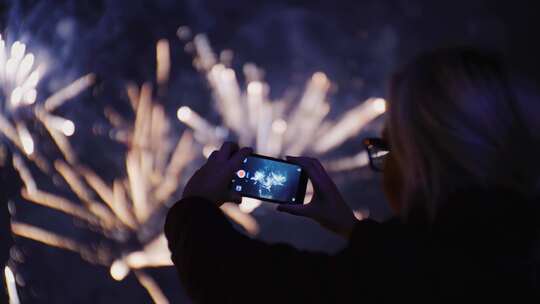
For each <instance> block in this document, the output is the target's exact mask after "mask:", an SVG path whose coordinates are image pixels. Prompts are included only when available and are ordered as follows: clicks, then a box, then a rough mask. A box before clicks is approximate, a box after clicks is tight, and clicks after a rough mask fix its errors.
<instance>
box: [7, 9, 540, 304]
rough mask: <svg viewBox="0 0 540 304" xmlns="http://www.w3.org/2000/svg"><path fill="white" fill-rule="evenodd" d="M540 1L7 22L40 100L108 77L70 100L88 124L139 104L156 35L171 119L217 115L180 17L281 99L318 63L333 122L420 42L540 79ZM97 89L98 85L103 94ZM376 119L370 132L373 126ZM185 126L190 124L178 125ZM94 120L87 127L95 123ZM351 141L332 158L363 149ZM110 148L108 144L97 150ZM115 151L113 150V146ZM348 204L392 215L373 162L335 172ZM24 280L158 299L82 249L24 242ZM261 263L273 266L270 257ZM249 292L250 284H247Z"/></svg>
mask: <svg viewBox="0 0 540 304" xmlns="http://www.w3.org/2000/svg"><path fill="white" fill-rule="evenodd" d="M536 2H537V1H488V0H485V1H462V0H458V1H428V0H426V1H420V0H410V1H405V0H401V1H381V0H366V1H276V0H271V1H253V0H251V1H248V0H242V1H238V0H228V1H223V0H213V1H197V0H187V1H172V0H155V1H142V0H116V1H114V0H109V1H100V0H87V1H52V0H41V1H7V2H6V1H3V2H0V3H2V4H0V16H1V17H0V29H4V31H3V36H7V37H8V39H11V40H14V39H21V40H22V41H23V42H25V43H27V44H28V48H29V49H31V50H32V51H33V52H34V53H36V54H37V55H38V57H41V58H48V62H49V73H48V74H47V75H46V77H45V79H44V80H43V81H42V82H41V85H40V91H39V92H40V93H39V97H38V99H39V98H43V97H46V96H48V95H49V94H50V92H52V91H54V90H56V89H57V88H59V87H61V86H62V85H63V84H66V83H68V82H69V81H72V80H73V79H75V78H76V77H78V76H80V75H82V74H85V73H88V72H94V73H96V74H97V75H98V77H99V85H98V86H97V88H96V89H95V90H94V94H83V95H82V96H80V97H79V100H78V101H77V102H72V103H70V104H69V105H66V106H65V107H63V108H62V109H61V111H62V113H61V114H63V115H64V116H66V117H68V118H70V119H74V120H76V121H77V122H78V124H80V125H83V126H84V125H87V126H91V125H92V124H94V123H96V122H97V123H100V122H102V121H103V118H102V115H101V112H102V109H103V106H104V105H106V104H107V105H112V106H113V107H115V108H116V109H117V110H118V111H120V112H123V111H125V110H126V109H127V108H128V104H127V103H126V102H125V95H124V93H123V87H124V85H125V84H126V82H127V81H135V82H137V83H141V82H142V81H145V80H151V79H153V77H154V76H155V75H154V70H155V59H154V52H155V42H156V41H157V40H158V39H160V38H168V39H170V41H171V52H172V55H173V57H172V60H173V61H172V62H173V68H172V78H171V82H170V84H169V94H168V97H167V98H165V99H164V100H163V102H164V105H165V106H166V108H167V109H168V110H169V113H171V115H170V116H171V118H174V113H175V112H176V109H177V108H178V106H179V105H182V104H184V105H189V106H191V107H192V108H194V109H195V110H196V111H198V112H199V113H201V114H203V115H204V116H205V117H207V118H208V119H210V120H212V121H214V122H219V117H218V116H217V114H216V113H215V111H214V110H213V109H212V107H211V106H210V105H211V96H210V92H209V90H208V89H207V86H206V84H205V80H204V77H203V76H201V75H200V74H198V73H197V72H196V71H195V70H194V69H193V67H192V65H191V61H192V56H191V55H189V54H186V53H185V52H184V51H183V42H181V41H179V40H178V39H176V36H175V32H176V30H177V28H178V26H181V25H187V26H189V27H191V28H192V30H193V32H194V33H199V32H204V33H207V34H208V35H209V37H210V41H211V43H212V44H213V46H214V48H215V49H216V50H223V49H226V48H229V49H232V50H233V51H234V52H235V59H234V61H233V65H234V67H235V68H236V69H237V71H240V68H241V65H242V64H243V63H245V62H248V61H251V62H255V63H257V64H258V65H259V66H261V67H263V68H264V69H265V71H266V80H267V81H268V82H269V83H270V85H271V87H272V88H271V95H272V97H279V96H281V95H282V94H283V93H284V91H285V89H286V88H289V87H293V88H298V89H301V88H302V86H303V84H304V83H305V81H306V79H307V78H308V77H309V76H310V74H311V73H313V72H314V71H318V70H322V71H324V72H325V73H327V75H328V77H329V78H330V79H331V80H332V81H333V82H334V84H335V88H334V90H333V93H332V95H331V96H330V101H331V104H332V111H331V113H330V117H335V116H337V115H339V114H340V113H343V112H344V111H346V110H347V109H349V108H351V107H353V106H354V105H355V104H357V103H358V102H359V101H361V100H363V99H364V98H366V97H370V96H384V92H385V79H387V77H388V76H389V75H390V73H391V72H392V70H393V69H395V68H396V67H397V66H399V65H400V64H401V63H403V62H406V61H407V60H409V59H410V58H411V57H412V56H414V55H415V54H417V53H418V52H420V51H423V50H427V49H432V48H435V47H444V46H453V45H463V44H468V45H475V46H478V47H483V48H488V49H494V50H498V51H501V52H502V53H504V54H505V55H507V59H508V62H509V63H510V64H511V66H513V67H514V68H516V69H517V70H520V71H521V72H522V73H523V74H524V75H527V76H529V77H531V78H532V79H533V80H534V81H537V79H539V78H540V69H539V68H540V64H539V61H538V56H539V54H540V42H539V40H538V28H540V20H539V19H540V18H539V16H538V15H539V14H538V13H539V11H538V9H537V8H536V6H537V5H535V3H536ZM96 90H97V91H96ZM377 126H380V122H379V123H378V124H375V126H374V127H372V128H371V129H368V130H367V131H366V133H369V132H371V133H373V132H376V130H377ZM174 128H175V132H178V133H179V132H181V131H182V126H180V125H179V124H178V125H176V126H174ZM88 129H90V127H89V128H88ZM77 132H78V133H77V135H76V136H75V137H74V138H73V140H74V141H75V142H76V143H77V147H78V150H77V152H78V153H79V154H80V155H81V158H82V159H83V160H85V161H86V162H87V163H89V164H91V165H92V166H93V167H95V168H98V169H100V170H101V172H102V173H103V175H105V176H106V175H107V174H110V172H113V171H114V170H117V168H118V166H117V164H116V163H117V162H118V159H117V158H116V157H115V150H114V148H110V147H109V146H107V145H104V146H103V147H99V146H98V147H96V146H94V145H93V144H92V141H91V140H90V139H91V138H89V136H91V135H90V133H89V132H85V130H84V128H82V129H78V131H77ZM359 147H360V145H359V141H355V140H351V141H349V142H347V143H346V144H345V145H344V146H343V147H342V148H340V149H339V150H338V151H336V152H335V154H334V156H339V155H341V154H351V153H352V152H354V151H356V150H357V149H359ZM96 150H99V151H100V152H99V153H96ZM102 151H106V152H102ZM334 178H335V179H336V181H337V183H338V184H339V187H340V189H341V190H342V191H343V192H344V195H345V196H346V198H347V200H348V202H349V203H350V204H351V205H352V206H354V207H355V208H360V207H361V208H364V209H366V208H367V209H369V210H370V213H371V216H372V217H374V218H376V219H384V218H387V217H388V216H389V211H388V208H387V207H386V206H385V205H384V204H385V203H384V200H383V195H382V193H381V190H380V187H379V177H377V176H374V175H373V174H371V173H370V172H369V170H368V169H367V168H366V169H360V170H355V171H352V172H347V173H340V174H336V175H335V176H334ZM254 215H255V216H256V217H257V219H258V220H259V223H260V224H261V227H262V232H261V236H260V237H261V238H262V239H265V240H268V241H273V242H274V241H285V242H288V243H292V244H294V245H295V246H297V247H299V248H304V249H312V250H324V251H328V252H332V251H335V250H337V249H339V247H340V246H342V245H343V243H342V242H341V241H340V240H339V239H338V238H336V237H334V236H332V235H330V234H329V233H327V232H325V231H323V230H322V229H321V228H319V227H318V226H317V225H316V224H314V223H312V222H310V221H308V220H303V219H299V218H295V217H292V216H287V215H283V214H277V213H276V212H275V211H274V210H273V207H272V206H270V205H264V206H263V207H261V208H259V209H257V210H256V211H255V213H254ZM17 216H18V217H20V218H22V219H24V220H27V221H29V222H32V223H40V224H41V225H45V226H47V227H48V228H49V229H53V230H55V231H62V232H64V233H67V234H70V236H72V237H75V238H78V239H83V240H84V239H85V238H91V236H88V235H86V234H85V232H81V231H78V230H77V229H76V228H74V227H73V224H72V222H71V220H70V219H66V218H65V216H63V215H61V214H58V213H55V212H51V211H47V210H43V209H40V208H34V207H30V206H26V205H24V203H21V207H20V208H19V209H18V213H17ZM17 242H18V248H20V251H21V253H22V255H23V257H24V258H23V260H24V262H23V263H20V264H19V265H18V271H19V274H20V276H21V278H22V281H23V282H24V286H23V287H21V289H20V293H21V297H22V298H23V299H24V300H25V302H28V303H121V302H130V303H148V302H149V301H150V298H149V297H148V295H147V294H146V292H145V290H144V289H142V288H140V286H139V285H138V283H137V282H136V280H135V278H134V277H133V275H129V276H128V277H127V278H126V279H125V280H124V281H121V282H116V281H113V280H112V279H111V278H110V276H109V274H108V269H107V268H104V267H95V266H92V265H89V264H87V263H85V262H83V261H82V260H81V259H80V258H79V256H78V255H76V254H72V253H70V252H65V251H62V250H58V249H54V248H49V247H46V246H42V245H40V244H37V243H34V242H31V241H26V240H18V241H17ZM261 263H264V261H261ZM149 272H150V273H151V274H152V276H153V277H154V278H155V279H156V280H158V282H159V283H160V285H161V286H162V288H163V289H164V290H165V292H166V294H167V296H168V297H169V298H170V299H171V300H172V302H176V303H183V302H185V301H187V300H186V299H185V296H184V294H183V293H182V291H181V288H180V287H179V285H178V282H177V279H176V274H175V273H174V271H173V270H171V269H153V270H150V271H149ZM239 285H240V286H239V288H241V282H240V283H239Z"/></svg>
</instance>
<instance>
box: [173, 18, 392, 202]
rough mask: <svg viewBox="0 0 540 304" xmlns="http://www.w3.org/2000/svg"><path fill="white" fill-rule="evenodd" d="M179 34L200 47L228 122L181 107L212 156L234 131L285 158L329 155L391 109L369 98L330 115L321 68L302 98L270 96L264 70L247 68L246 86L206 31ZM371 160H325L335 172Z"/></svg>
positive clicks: (201, 62)
mask: <svg viewBox="0 0 540 304" xmlns="http://www.w3.org/2000/svg"><path fill="white" fill-rule="evenodd" d="M177 33H178V36H179V38H180V39H182V40H187V41H188V42H187V44H186V46H189V47H188V49H194V50H195V59H194V66H195V67H196V68H197V69H198V70H199V71H200V72H201V73H203V74H204V75H205V76H206V79H207V81H208V84H209V86H210V89H211V91H212V95H213V97H214V101H215V104H216V109H217V111H218V112H219V113H220V115H221V117H222V120H223V126H214V125H212V124H211V123H210V122H208V121H206V120H205V119H204V118H203V117H201V116H200V115H198V114H197V113H196V112H194V111H193V110H192V109H191V108H189V107H187V106H182V107H180V108H179V109H178V112H177V116H178V119H179V120H180V121H181V122H183V123H184V124H186V125H187V126H189V127H190V128H191V129H192V130H193V132H194V135H195V139H196V140H197V141H198V142H200V143H201V144H202V145H203V146H204V149H203V154H204V155H205V156H208V155H209V154H210V152H211V151H213V150H214V149H215V148H216V147H218V146H219V145H220V144H221V143H222V142H223V141H224V140H225V139H226V137H227V136H230V133H231V132H232V133H234V134H235V136H236V137H237V138H238V141H239V143H240V144H241V145H243V146H252V147H255V150H256V151H257V152H258V153H261V154H266V155H271V156H276V157H281V156H284V155H300V154H303V153H309V154H314V155H324V154H325V153H328V152H330V151H332V150H334V149H336V148H338V147H339V146H340V145H341V144H343V143H344V142H346V141H347V140H348V139H350V138H352V137H354V136H356V135H358V134H359V132H360V131H361V130H362V129H363V128H364V127H365V126H366V125H367V124H369V123H370V122H371V121H373V120H374V119H375V118H377V117H379V116H380V115H381V114H383V113H384V112H385V110H386V102H385V100H384V99H382V98H369V99H368V100H366V101H364V102H362V103H360V104H359V105H358V106H356V107H355V108H353V109H350V110H349V111H347V112H345V113H344V114H343V115H342V117H341V118H339V119H338V120H337V121H335V122H333V121H329V120H327V119H325V118H326V116H327V114H328V113H329V112H330V104H329V102H328V101H327V95H328V91H329V89H330V87H331V82H330V80H329V79H328V77H327V76H326V74H324V73H323V72H316V73H314V74H313V75H312V77H311V79H309V80H308V82H307V84H306V87H305V90H304V93H303V95H302V96H301V98H300V100H299V101H298V102H297V103H294V102H292V101H291V102H286V101H285V98H282V99H278V100H270V97H269V91H270V86H269V84H268V83H266V82H265V81H264V80H263V77H262V75H263V72H262V70H261V69H260V68H258V67H257V66H255V65H254V64H246V65H244V67H243V70H244V74H245V75H244V76H245V79H246V84H245V85H243V86H241V85H240V83H239V82H238V80H237V79H238V77H237V76H236V72H235V70H233V69H232V68H230V67H228V64H227V62H228V61H230V60H225V59H226V58H230V56H231V53H230V51H228V52H227V53H226V54H228V55H227V56H224V55H223V54H222V56H219V58H225V59H221V60H218V56H217V55H216V53H215V52H214V51H213V50H212V47H211V45H210V43H209V41H208V39H207V38H206V36H205V35H203V34H199V35H196V36H195V37H194V38H193V40H192V41H189V37H188V35H189V31H187V30H186V28H185V27H182V28H180V29H179V30H178V32H177ZM367 164H368V158H367V154H366V153H365V152H360V153H358V154H356V155H353V156H349V157H343V158H340V159H334V160H330V161H327V162H325V167H326V168H327V169H328V170H330V171H344V170H351V169H355V168H359V167H362V166H365V165H367ZM259 204H260V202H259V201H257V200H253V199H244V200H243V202H242V204H241V205H240V207H241V208H242V210H244V211H246V212H251V211H252V210H253V209H254V208H256V207H257V206H258V205H259Z"/></svg>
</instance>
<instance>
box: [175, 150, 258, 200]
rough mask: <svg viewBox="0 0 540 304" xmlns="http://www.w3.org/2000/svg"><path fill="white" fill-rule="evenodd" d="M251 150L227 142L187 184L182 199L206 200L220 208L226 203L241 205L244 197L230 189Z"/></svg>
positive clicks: (213, 153)
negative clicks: (237, 171) (235, 174)
mask: <svg viewBox="0 0 540 304" xmlns="http://www.w3.org/2000/svg"><path fill="white" fill-rule="evenodd" d="M252 152H253V150H252V149H251V148H242V149H240V150H239V149H238V145H237V144H236V143H232V142H226V143H224V144H223V146H221V149H219V151H214V152H212V154H210V157H209V158H208V161H207V162H206V164H204V165H203V166H202V167H201V168H200V169H199V170H197V172H195V174H193V176H192V177H191V178H190V179H189V181H188V182H187V185H186V187H185V188H184V194H183V195H182V198H187V197H195V196H196V197H201V198H205V199H207V200H209V201H211V202H213V203H215V204H216V205H217V206H218V207H219V206H221V205H222V204H223V203H225V202H234V203H238V204H239V203H240V202H241V201H242V197H241V196H240V195H239V194H238V193H236V192H233V191H231V190H230V189H229V185H230V183H231V180H232V178H233V176H234V173H235V172H236V170H238V168H240V165H241V164H242V161H243V160H244V159H245V158H246V157H247V156H248V155H250V154H251V153H252Z"/></svg>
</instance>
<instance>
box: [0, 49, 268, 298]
mask: <svg viewBox="0 0 540 304" xmlns="http://www.w3.org/2000/svg"><path fill="white" fill-rule="evenodd" d="M1 46H4V42H3V41H2V44H1ZM2 51H4V50H3V49H2ZM156 51H157V52H156V53H157V56H156V57H157V71H156V78H157V81H156V82H157V85H158V86H163V85H165V84H166V82H167V81H168V75H169V70H170V59H169V45H168V42H167V41H166V40H160V41H159V42H158V43H157V47H156ZM2 54H4V52H2ZM11 54H12V55H11V57H10V58H9V59H8V60H7V61H6V63H5V64H3V62H2V65H1V66H0V68H2V71H3V72H2V75H3V76H4V77H3V78H2V82H1V83H0V84H1V86H2V89H3V92H4V96H11V97H10V98H11V99H9V100H8V99H7V98H3V99H2V101H4V109H3V112H2V113H3V115H0V127H1V128H0V131H1V132H2V133H3V134H4V135H5V137H6V138H7V139H8V140H9V141H10V142H11V143H12V144H13V145H14V146H15V147H16V148H18V150H19V151H20V152H21V154H22V155H24V156H26V158H25V157H23V156H22V155H20V154H19V153H15V155H14V166H15V168H16V169H17V170H18V171H19V173H20V175H21V178H22V179H23V182H24V185H25V186H24V189H23V190H22V195H23V197H24V199H25V200H26V201H28V202H31V203H34V204H37V205H41V206H44V207H47V208H52V209H55V210H58V211H61V212H63V213H65V214H67V215H69V216H72V217H73V218H76V219H78V220H81V221H83V222H85V223H86V224H87V226H88V227H89V228H90V227H91V228H92V230H94V231H98V232H100V233H101V234H102V236H103V238H105V239H108V240H109V241H113V242H115V243H117V244H118V246H113V247H115V248H114V249H113V248H109V247H107V246H102V245H101V244H82V243H79V242H78V241H77V240H73V239H69V238H66V237H63V236H61V235H59V234H58V233H55V232H52V231H48V230H46V229H43V228H40V227H36V226H33V225H31V224H27V223H21V222H13V223H12V230H13V233H14V234H15V235H17V236H20V237H25V238H28V239H32V240H35V241H38V242H41V243H43V244H46V245H48V246H53V247H57V248H62V249H65V250H70V251H74V252H77V253H79V254H80V255H81V257H82V258H83V259H85V260H86V261H88V262H91V263H95V264H100V265H106V266H110V273H111V276H112V277H113V278H114V279H116V280H122V279H123V278H124V277H125V276H126V275H127V274H128V273H129V272H130V271H131V270H133V271H134V273H135V276H136V277H137V279H138V280H139V282H140V284H141V285H142V286H143V287H145V288H146V289H147V291H148V292H149V294H150V296H151V297H152V298H153V299H154V301H155V302H156V303H166V302H167V298H166V297H165V295H164V294H163V292H162V291H161V290H160V288H159V286H158V285H157V283H156V282H154V280H153V279H152V278H151V277H150V276H148V275H147V274H145V272H144V271H143V269H144V268H148V267H158V266H170V265H172V262H171V261H170V253H169V251H168V248H167V244H166V240H165V237H164V235H163V233H162V218H163V215H164V213H165V210H166V209H167V206H166V204H167V203H172V202H173V201H172V200H173V199H174V197H173V195H174V194H176V193H177V191H178V189H179V188H180V187H181V175H182V172H183V171H184V169H185V168H186V166H187V164H188V163H189V162H190V161H192V160H193V159H194V157H195V155H196V153H195V151H196V149H198V147H197V145H195V144H194V143H193V139H192V135H191V132H189V131H188V132H184V133H183V134H182V136H181V137H180V138H179V139H178V140H177V141H176V142H175V140H174V138H172V136H171V134H170V133H171V132H170V128H171V126H170V122H169V120H168V119H167V117H166V113H165V111H164V109H163V107H162V106H161V105H160V104H159V103H158V102H157V101H156V100H155V98H154V95H155V94H153V88H152V85H151V84H150V83H145V84H143V85H142V86H140V87H139V86H136V85H128V86H127V88H126V91H127V95H128V97H129V102H130V104H131V106H132V110H133V112H134V114H135V115H134V116H135V119H134V121H131V122H130V121H129V120H127V119H126V118H124V117H123V115H120V114H119V113H117V112H115V111H114V110H113V109H112V108H110V107H107V108H106V109H105V112H104V114H105V117H106V118H107V119H108V121H109V123H110V125H111V126H112V130H111V132H110V134H112V136H113V139H115V140H116V141H118V142H119V143H121V144H123V145H125V147H126V153H125V155H124V157H123V158H124V160H125V171H122V172H118V173H119V174H117V176H116V177H115V179H114V181H113V182H112V185H110V184H107V183H106V182H105V181H104V179H103V178H102V177H101V176H100V175H99V174H98V173H97V172H96V171H94V170H93V169H91V168H89V167H88V166H85V165H84V164H82V163H80V161H79V160H78V158H77V155H76V154H75V153H74V150H73V148H72V146H71V144H70V141H69V138H68V137H69V136H71V135H73V133H74V132H75V123H73V122H72V121H70V120H67V119H63V118H61V117H59V116H56V115H54V114H52V112H53V111H54V110H55V109H56V108H58V107H59V106H61V105H62V104H63V103H64V102H66V101H67V100H69V99H71V98H73V97H75V96H77V95H78V94H79V93H80V92H81V91H83V90H84V89H85V88H87V87H89V86H90V85H91V84H92V82H93V76H92V75H87V76H85V77H82V78H80V79H78V80H76V81H75V82H73V83H71V84H70V85H68V86H67V87H66V88H64V89H62V90H60V91H58V92H56V93H55V94H53V95H52V96H51V97H49V98H47V99H46V100H45V101H44V102H43V103H39V102H36V100H35V95H36V94H35V88H36V86H37V84H38V80H39V77H38V76H32V75H39V74H36V71H34V72H30V71H29V70H31V68H32V64H33V60H34V59H33V58H34V57H33V55H32V54H26V55H24V54H25V46H24V44H21V43H20V42H16V43H14V44H13V45H12V46H11ZM25 58H31V59H25ZM28 62H30V63H28ZM21 70H22V71H24V73H23V72H20V71H21ZM8 71H9V73H8ZM29 73H30V75H31V76H28V79H32V81H31V82H30V84H31V85H27V83H28V80H27V79H26V80H25V77H24V76H25V75H26V74H29ZM19 75H22V76H19ZM27 92H34V93H32V94H31V95H29V96H30V97H32V96H33V98H30V97H26V96H27V95H28V94H29V93H27ZM20 96H22V97H20ZM22 107H30V109H28V110H29V111H30V112H31V113H32V115H31V116H30V117H28V116H21V115H19V114H18V113H17V111H18V108H22ZM4 115H5V116H4ZM27 121H30V122H41V123H42V124H43V126H45V128H46V130H47V131H48V132H49V134H50V138H51V139H52V141H53V142H54V144H55V146H56V147H58V150H59V151H60V152H61V153H60V154H61V157H56V156H48V157H47V158H46V157H41V156H40V157H37V155H39V152H40V151H39V150H38V149H37V147H35V146H34V145H33V142H34V141H33V138H32V136H33V135H31V133H30V131H28V128H26V126H25V123H26V122H27ZM27 161H30V162H33V163H35V164H37V165H38V167H39V168H41V169H42V170H43V171H44V172H47V173H48V174H57V175H59V176H61V177H62V179H63V180H64V182H65V186H66V187H67V188H68V189H69V190H70V191H71V192H72V193H73V194H74V195H75V196H76V198H77V201H72V200H70V199H68V198H66V197H63V196H60V195H57V194H55V193H52V192H47V191H44V190H42V189H39V186H38V184H39V180H36V179H35V178H34V177H33V174H32V172H31V170H30V168H29V167H28V165H27ZM223 210H224V212H225V213H226V214H228V215H229V216H230V217H231V218H232V219H233V220H235V221H237V222H238V223H239V224H241V225H243V226H244V227H245V228H246V231H247V232H248V233H252V234H255V233H257V231H258V226H257V223H256V221H255V220H254V219H253V218H252V217H250V216H249V215H245V214H242V213H241V212H240V211H239V209H238V207H235V206H230V205H225V206H224V209H223ZM133 240H136V241H135V243H136V244H133V242H134V241H133ZM116 247H118V248H120V249H118V248H116Z"/></svg>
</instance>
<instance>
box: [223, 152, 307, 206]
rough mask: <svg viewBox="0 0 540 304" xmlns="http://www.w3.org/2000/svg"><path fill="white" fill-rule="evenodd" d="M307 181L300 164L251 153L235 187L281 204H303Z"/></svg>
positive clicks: (247, 193)
mask: <svg viewBox="0 0 540 304" xmlns="http://www.w3.org/2000/svg"><path fill="white" fill-rule="evenodd" d="M306 184H307V177H306V175H305V173H304V171H303V169H302V168H301V167H300V166H298V165H295V164H291V163H288V162H286V161H283V160H278V159H275V158H270V157H266V156H261V155H250V156H248V157H247V158H245V159H244V161H243V163H242V165H241V166H240V168H239V169H238V170H237V171H236V173H235V176H234V178H233V180H232V186H231V187H232V190H233V191H236V192H239V193H240V194H241V195H242V196H247V197H252V198H258V199H262V200H266V201H271V202H275V203H281V204H302V203H303V201H304V195H305V193H306Z"/></svg>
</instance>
